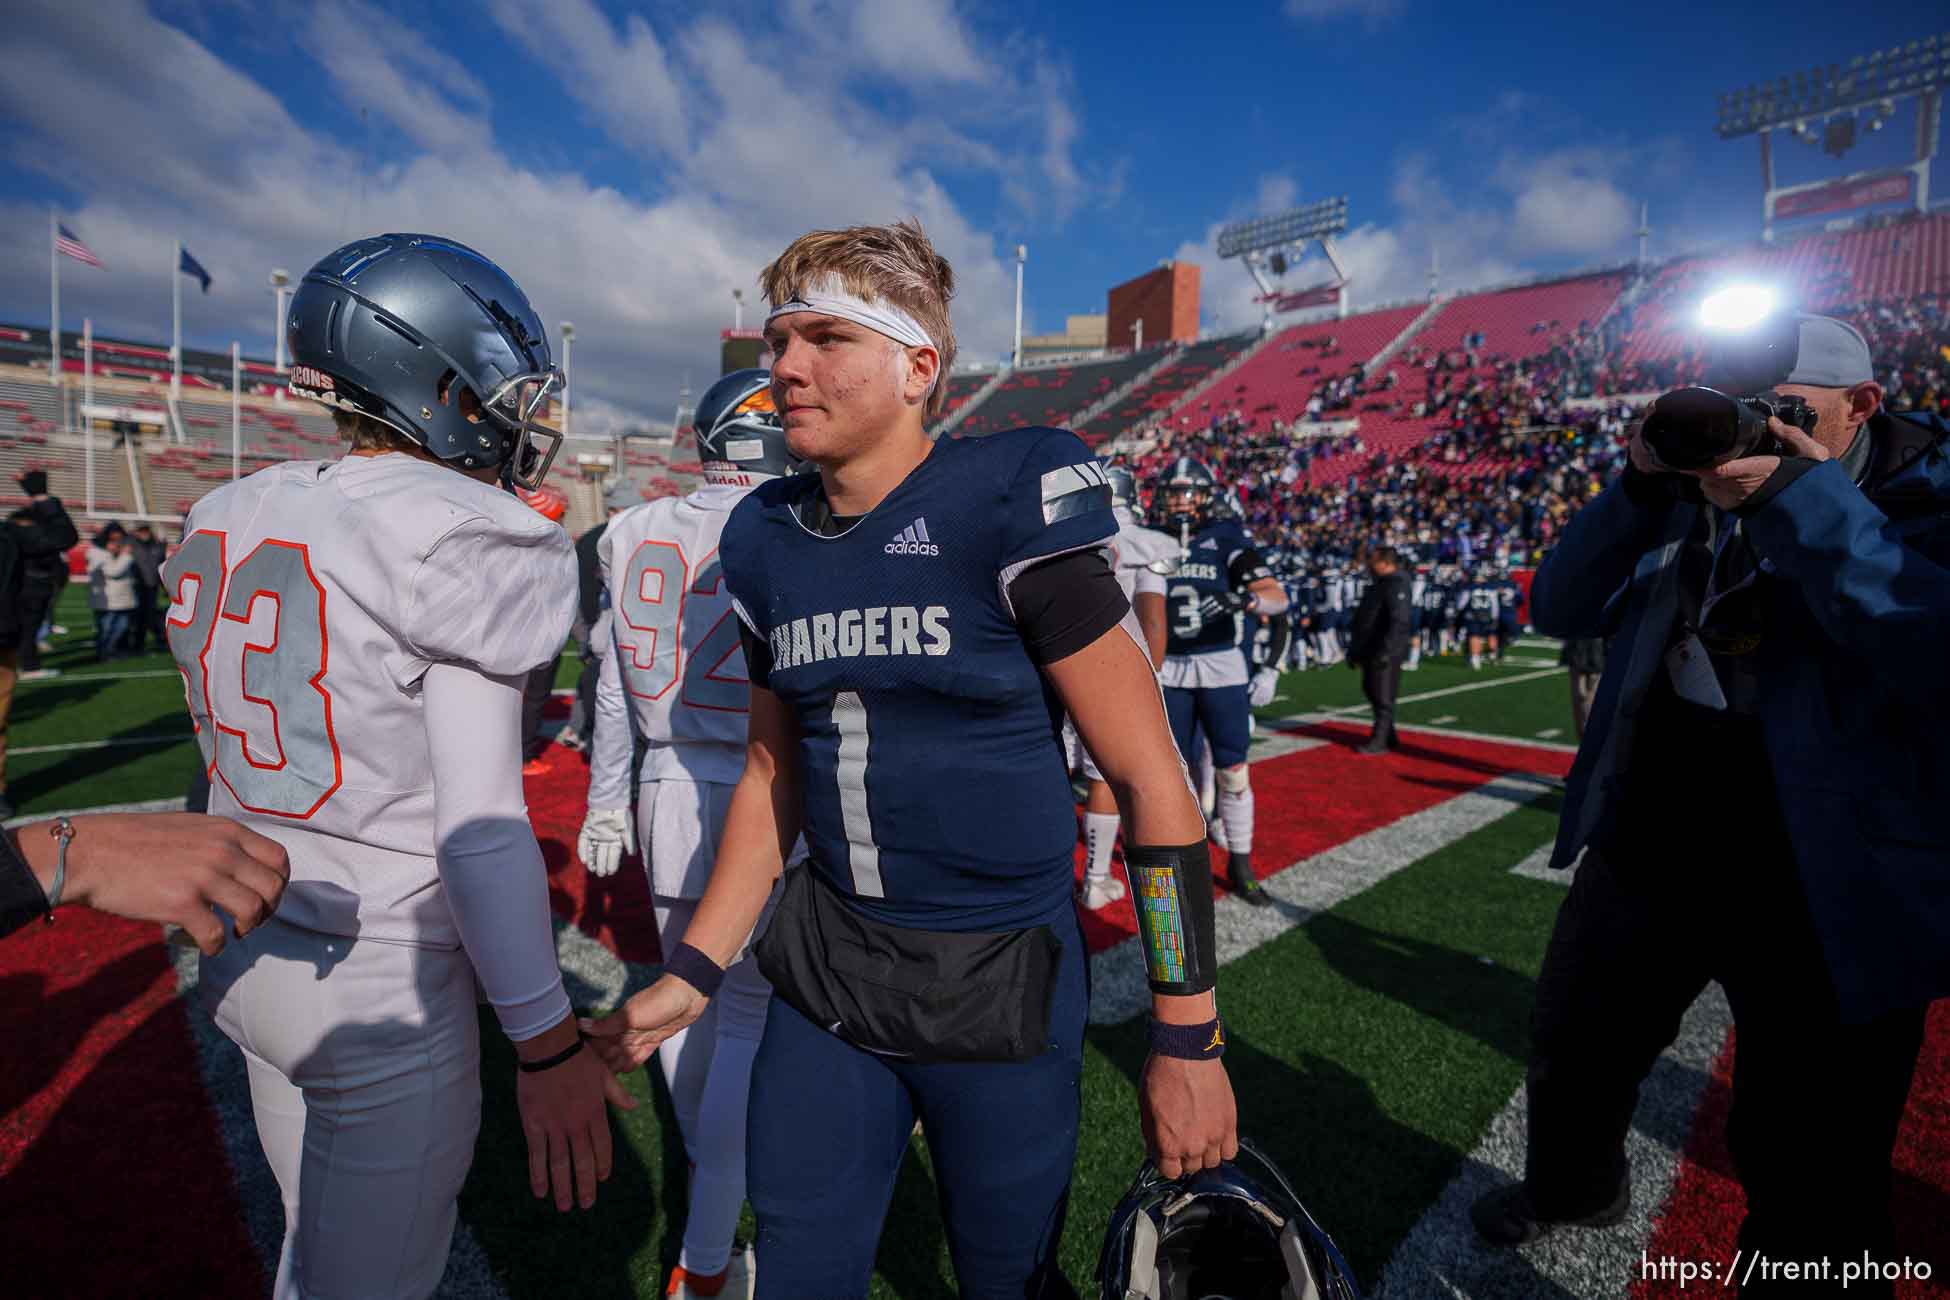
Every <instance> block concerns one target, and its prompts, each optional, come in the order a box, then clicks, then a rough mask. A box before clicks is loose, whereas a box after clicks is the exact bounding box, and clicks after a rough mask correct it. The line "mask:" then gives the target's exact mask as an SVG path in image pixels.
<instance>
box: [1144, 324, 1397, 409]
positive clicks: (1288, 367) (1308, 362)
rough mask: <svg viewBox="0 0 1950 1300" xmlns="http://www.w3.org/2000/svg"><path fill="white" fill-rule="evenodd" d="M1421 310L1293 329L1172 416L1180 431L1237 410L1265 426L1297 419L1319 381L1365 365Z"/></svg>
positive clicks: (1283, 333)
mask: <svg viewBox="0 0 1950 1300" xmlns="http://www.w3.org/2000/svg"><path fill="white" fill-rule="evenodd" d="M1422 310H1423V309H1422V308H1421V307H1419V306H1416V307H1394V308H1390V309H1387V310H1384V311H1377V312H1365V313H1363V314H1361V315H1359V316H1349V317H1347V318H1346V319H1345V320H1329V321H1316V322H1314V323H1312V324H1308V325H1296V326H1294V327H1293V328H1291V329H1288V330H1286V331H1284V332H1282V333H1281V334H1279V335H1278V336H1277V337H1275V338H1274V339H1273V341H1272V342H1270V343H1268V344H1267V345H1266V346H1265V347H1263V348H1261V349H1260V350H1259V351H1258V352H1257V353H1255V354H1254V355H1253V357H1252V358H1251V359H1250V360H1248V361H1247V362H1246V363H1245V364H1244V365H1242V366H1240V367H1239V369H1237V370H1235V371H1233V372H1232V374H1230V375H1228V376H1227V377H1226V379H1225V381H1224V382H1222V383H1220V384H1217V385H1215V386H1214V387H1212V388H1210V389H1207V390H1206V391H1205V392H1204V393H1201V394H1200V395H1199V396H1198V397H1197V398H1195V399H1193V400H1192V401H1190V402H1188V403H1186V404H1185V405H1184V406H1182V407H1180V408H1179V409H1178V410H1176V411H1173V412H1172V413H1171V421H1172V423H1173V424H1175V425H1176V426H1178V427H1180V428H1183V427H1186V426H1187V425H1190V424H1193V423H1199V422H1206V421H1210V420H1212V419H1214V418H1216V417H1219V416H1222V415H1225V414H1227V413H1229V412H1232V411H1238V412H1239V413H1240V414H1241V416H1242V417H1243V418H1245V419H1246V420H1248V421H1249V422H1253V423H1256V424H1258V425H1261V426H1264V425H1268V424H1270V423H1272V422H1273V421H1275V420H1278V421H1291V420H1294V419H1297V418H1299V417H1300V416H1301V415H1302V414H1304V413H1305V411H1306V409H1307V402H1308V400H1309V399H1310V398H1311V397H1312V396H1313V394H1314V390H1315V389H1316V388H1317V387H1319V386H1320V384H1321V382H1322V380H1323V379H1324V378H1325V377H1326V376H1329V375H1333V374H1337V373H1339V372H1341V371H1344V370H1346V369H1348V368H1350V367H1352V366H1356V365H1361V364H1365V363H1366V362H1367V361H1368V359H1369V358H1371V357H1373V356H1374V355H1375V354H1376V353H1377V352H1379V351H1381V350H1382V349H1383V348H1385V347H1387V346H1388V344H1389V343H1391V342H1393V341H1394V339H1395V337H1396V336H1397V335H1398V334H1400V333H1401V332H1402V331H1403V330H1404V329H1406V328H1407V327H1408V326H1409V324H1410V323H1411V322H1413V321H1414V320H1415V318H1416V317H1417V316H1419V315H1420V314H1421V313H1422Z"/></svg>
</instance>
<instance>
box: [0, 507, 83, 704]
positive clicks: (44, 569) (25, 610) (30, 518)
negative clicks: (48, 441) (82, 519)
mask: <svg viewBox="0 0 1950 1300" xmlns="http://www.w3.org/2000/svg"><path fill="white" fill-rule="evenodd" d="M20 490H21V491H23V492H25V493H26V494H27V504H26V505H24V506H22V507H21V508H20V509H18V510H16V511H14V512H13V514H12V515H11V516H9V518H10V519H12V520H16V521H23V522H26V523H28V524H29V526H32V527H44V526H47V525H49V524H52V523H54V521H56V520H58V521H60V526H61V527H64V528H66V530H67V533H68V538H69V541H68V545H70V546H72V545H74V542H75V540H76V539H75V536H74V523H73V521H71V520H69V518H68V512H67V511H66V510H65V509H63V508H62V505H61V501H60V498H58V497H51V496H49V495H48V494H47V474H46V472H45V471H43V470H38V469H30V470H28V471H27V472H26V473H25V474H22V475H21V476H20ZM66 581H67V557H66V556H65V555H62V554H61V553H60V552H59V551H53V552H49V553H47V554H45V555H27V554H23V555H22V556H21V560H20V596H19V607H18V608H17V609H16V610H15V615H16V617H17V619H18V622H19V628H20V630H19V634H18V637H17V638H13V639H7V640H4V641H0V646H3V645H15V646H18V648H19V652H20V658H19V661H18V666H19V669H20V676H21V679H22V680H24V681H32V680H33V679H34V678H36V677H41V676H45V675H46V673H45V672H44V670H43V669H42V668H41V648H40V638H41V625H42V624H43V623H44V622H45V621H46V620H47V617H48V612H49V611H50V610H51V609H52V608H53V607H54V597H55V595H56V593H58V592H59V591H60V590H61V587H62V584H63V583H65V582H66Z"/></svg>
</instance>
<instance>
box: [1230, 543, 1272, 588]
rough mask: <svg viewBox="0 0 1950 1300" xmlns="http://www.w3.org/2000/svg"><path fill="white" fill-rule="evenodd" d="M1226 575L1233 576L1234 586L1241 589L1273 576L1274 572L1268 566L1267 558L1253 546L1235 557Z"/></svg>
mask: <svg viewBox="0 0 1950 1300" xmlns="http://www.w3.org/2000/svg"><path fill="white" fill-rule="evenodd" d="M1226 573H1227V574H1229V575H1230V576H1231V578H1232V585H1233V586H1235V587H1240V588H1245V587H1250V586H1252V585H1253V584H1254V583H1255V582H1258V581H1259V580H1260V579H1261V578H1270V577H1272V576H1273V570H1272V569H1270V568H1268V567H1267V565H1266V557H1265V556H1263V555H1261V554H1260V553H1259V549H1258V548H1257V547H1253V546H1248V547H1247V548H1246V549H1245V550H1243V551H1241V552H1239V554H1237V555H1235V556H1233V557H1232V563H1230V564H1228V565H1227V566H1226Z"/></svg>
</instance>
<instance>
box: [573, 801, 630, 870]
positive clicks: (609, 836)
mask: <svg viewBox="0 0 1950 1300" xmlns="http://www.w3.org/2000/svg"><path fill="white" fill-rule="evenodd" d="M635 823H636V819H635V818H634V817H632V816H630V810H629V809H628V808H591V809H590V810H589V813H588V815H587V816H586V817H584V818H583V819H582V833H581V834H580V835H577V836H576V856H577V857H579V858H581V859H582V865H583V866H585V867H587V868H589V874H590V875H592V876H613V875H615V874H616V868H617V867H619V866H621V865H622V863H623V859H624V858H626V857H628V856H629V855H630V854H633V853H635V852H636V825H635Z"/></svg>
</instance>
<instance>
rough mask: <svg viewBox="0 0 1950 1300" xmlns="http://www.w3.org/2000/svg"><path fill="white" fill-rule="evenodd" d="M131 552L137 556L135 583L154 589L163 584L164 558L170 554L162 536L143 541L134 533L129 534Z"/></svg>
mask: <svg viewBox="0 0 1950 1300" xmlns="http://www.w3.org/2000/svg"><path fill="white" fill-rule="evenodd" d="M129 554H131V555H133V556H135V585H136V586H138V587H146V588H148V589H149V590H151V591H153V590H155V589H156V588H157V587H160V586H162V566H163V559H164V557H165V556H167V555H168V554H169V547H168V546H167V545H166V544H165V543H164V542H163V539H162V538H160V537H152V538H150V539H149V540H148V541H146V542H145V541H143V540H142V539H141V538H140V537H137V536H136V535H135V534H134V533H130V534H129Z"/></svg>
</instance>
